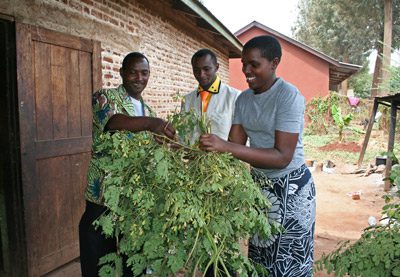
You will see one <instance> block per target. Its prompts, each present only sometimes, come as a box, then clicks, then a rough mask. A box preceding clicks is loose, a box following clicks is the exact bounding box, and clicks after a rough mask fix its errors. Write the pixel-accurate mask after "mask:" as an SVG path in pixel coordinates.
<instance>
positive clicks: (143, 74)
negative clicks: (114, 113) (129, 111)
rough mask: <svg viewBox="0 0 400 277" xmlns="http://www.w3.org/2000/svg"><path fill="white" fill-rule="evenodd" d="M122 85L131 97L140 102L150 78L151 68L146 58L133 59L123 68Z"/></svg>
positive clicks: (121, 72) (121, 71)
mask: <svg viewBox="0 0 400 277" xmlns="http://www.w3.org/2000/svg"><path fill="white" fill-rule="evenodd" d="M120 74H121V77H122V84H123V86H124V88H125V90H126V92H127V93H128V94H129V96H131V97H133V98H135V99H137V100H139V99H140V97H141V93H142V91H143V90H144V89H145V88H146V86H147V82H148V80H149V77H150V66H149V63H148V62H147V60H146V59H145V58H142V57H138V58H133V59H131V60H130V61H129V62H128V63H127V65H126V67H124V68H121V70H120Z"/></svg>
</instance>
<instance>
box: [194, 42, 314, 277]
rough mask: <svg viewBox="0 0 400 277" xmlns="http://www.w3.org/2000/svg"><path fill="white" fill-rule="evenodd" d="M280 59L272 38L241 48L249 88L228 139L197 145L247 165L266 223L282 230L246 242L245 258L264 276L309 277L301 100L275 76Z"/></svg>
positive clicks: (309, 205)
mask: <svg viewBox="0 0 400 277" xmlns="http://www.w3.org/2000/svg"><path fill="white" fill-rule="evenodd" d="M281 55H282V54H281V46H280V44H279V42H278V40H277V39H275V38H274V37H271V36H260V37H255V38H253V39H251V40H250V41H249V42H247V43H246V44H245V45H244V47H243V52H242V64H243V68H242V70H243V73H244V74H245V76H246V80H247V83H248V84H249V89H248V90H245V91H244V92H242V93H241V94H240V95H239V97H238V99H237V101H236V107H235V115H234V119H233V122H232V127H231V130H230V133H229V141H228V142H227V141H224V140H222V139H220V138H219V137H218V136H215V135H203V136H202V137H201V138H200V146H201V148H202V149H203V150H206V151H219V152H230V153H232V154H233V156H235V157H236V158H238V159H240V160H243V161H245V162H247V163H249V164H250V165H251V166H252V175H253V178H254V180H255V181H256V182H257V183H258V184H259V185H260V187H261V189H262V191H263V193H264V195H265V196H266V197H267V198H268V200H269V201H270V202H271V203H272V208H271V209H270V211H268V216H269V218H270V220H275V221H277V222H278V223H280V224H281V225H282V226H283V228H284V231H283V232H282V233H280V234H275V235H273V236H272V237H271V238H270V239H269V240H267V241H265V240H262V239H260V238H259V237H258V236H257V235H255V236H254V237H253V238H251V240H250V243H249V257H250V258H251V259H252V260H253V261H255V262H257V263H259V264H262V265H263V266H264V267H265V268H267V269H268V271H269V272H270V276H296V277H302V276H304V277H306V276H312V266H313V252H314V243H313V242H314V238H313V237H314V225H315V187H314V182H313V179H312V176H311V173H310V171H309V170H308V168H307V167H306V166H305V164H304V151H303V144H302V133H303V126H304V110H305V100H304V97H303V96H302V95H301V93H300V92H299V91H298V90H297V88H295V87H294V86H293V85H291V84H289V83H287V82H285V81H284V80H282V79H281V78H277V77H276V75H275V71H276V68H277V66H278V64H279V62H280V59H281ZM248 139H249V143H250V146H246V142H247V140H248Z"/></svg>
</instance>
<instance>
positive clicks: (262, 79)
mask: <svg viewBox="0 0 400 277" xmlns="http://www.w3.org/2000/svg"><path fill="white" fill-rule="evenodd" d="M278 64H279V59H278V58H274V59H273V60H272V61H269V60H268V59H267V58H264V57H262V56H261V51H260V49H258V48H249V49H245V50H244V51H243V53H242V71H243V73H244V75H245V76H246V81H247V83H248V85H249V88H251V89H252V90H254V92H256V93H260V92H263V91H266V90H267V89H269V88H270V86H271V85H272V84H273V82H274V80H275V70H276V67H277V66H278Z"/></svg>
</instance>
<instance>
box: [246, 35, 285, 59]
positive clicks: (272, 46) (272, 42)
mask: <svg viewBox="0 0 400 277" xmlns="http://www.w3.org/2000/svg"><path fill="white" fill-rule="evenodd" d="M250 48H257V49H259V50H260V52H261V56H262V57H264V58H266V59H267V60H269V61H272V60H273V59H274V58H279V60H280V59H281V57H282V48H281V45H280V43H279V41H278V40H277V39H276V38H274V37H273V36H257V37H254V38H252V39H251V40H249V41H248V42H246V44H245V45H244V46H243V51H244V50H246V49H250Z"/></svg>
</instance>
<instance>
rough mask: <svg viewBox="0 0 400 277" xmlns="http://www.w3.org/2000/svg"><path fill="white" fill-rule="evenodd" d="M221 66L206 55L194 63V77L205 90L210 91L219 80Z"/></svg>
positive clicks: (196, 59)
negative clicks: (218, 74) (216, 80)
mask: <svg viewBox="0 0 400 277" xmlns="http://www.w3.org/2000/svg"><path fill="white" fill-rule="evenodd" d="M218 67H219V64H218V63H216V62H215V60H214V59H213V58H212V57H211V55H204V56H201V57H197V58H195V59H194V60H193V62H192V68H193V75H194V77H195V78H196V80H197V82H199V84H200V86H201V87H202V88H203V89H208V88H209V87H210V86H211V85H212V83H214V81H215V79H216V78H217V71H218Z"/></svg>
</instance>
